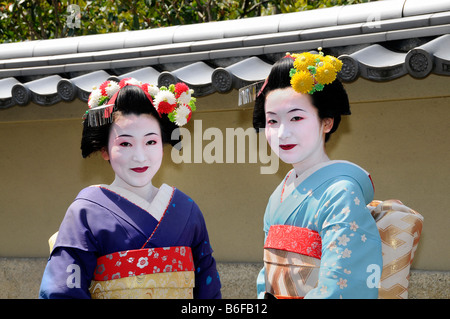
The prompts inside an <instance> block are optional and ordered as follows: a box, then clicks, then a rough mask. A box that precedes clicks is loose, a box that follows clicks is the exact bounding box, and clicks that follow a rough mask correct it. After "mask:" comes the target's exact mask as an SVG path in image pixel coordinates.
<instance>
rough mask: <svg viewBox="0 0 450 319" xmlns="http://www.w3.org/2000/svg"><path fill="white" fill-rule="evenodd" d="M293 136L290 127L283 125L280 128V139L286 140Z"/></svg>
mask: <svg viewBox="0 0 450 319" xmlns="http://www.w3.org/2000/svg"><path fill="white" fill-rule="evenodd" d="M290 135H291V131H290V130H289V127H288V126H287V125H285V124H283V123H281V124H280V127H279V128H278V138H279V139H280V140H281V139H284V138H287V137H289V136H290Z"/></svg>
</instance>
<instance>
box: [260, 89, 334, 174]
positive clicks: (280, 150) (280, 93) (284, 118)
mask: <svg viewBox="0 0 450 319" xmlns="http://www.w3.org/2000/svg"><path fill="white" fill-rule="evenodd" d="M265 112H266V128H265V133H266V138H267V141H268V142H269V145H270V146H271V148H272V149H273V151H274V152H275V153H276V154H277V155H278V156H279V157H280V159H281V160H282V161H283V162H285V163H288V164H293V166H294V168H295V167H296V166H302V167H304V168H308V167H311V166H313V165H314V164H316V163H319V162H320V161H322V160H323V159H324V157H326V154H325V150H324V144H325V133H327V132H329V131H330V130H331V128H332V126H333V120H332V119H331V118H326V119H323V120H321V119H320V118H319V116H318V111H317V108H316V107H315V106H314V105H313V104H312V100H311V96H309V95H308V94H300V93H297V92H295V91H294V90H293V89H292V88H290V87H289V88H285V89H277V90H274V91H272V92H270V93H269V95H268V96H267V97H266V103H265Z"/></svg>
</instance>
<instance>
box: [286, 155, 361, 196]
mask: <svg viewBox="0 0 450 319" xmlns="http://www.w3.org/2000/svg"><path fill="white" fill-rule="evenodd" d="M336 163H347V164H351V165H355V166H357V167H359V166H358V165H356V164H354V163H352V162H349V161H342V160H332V161H326V162H321V163H318V164H316V165H314V166H312V167H310V168H308V169H307V170H306V171H304V172H303V173H302V174H301V175H300V176H296V174H295V169H292V170H291V171H290V172H289V173H288V174H289V176H288V178H287V179H286V182H285V188H284V192H283V194H282V198H281V200H282V201H283V200H284V199H285V198H286V197H287V196H289V195H290V194H291V193H292V192H293V191H294V189H296V188H297V187H298V185H300V184H301V183H302V182H303V181H304V180H306V179H307V178H308V177H309V176H311V174H313V173H314V172H315V171H317V170H319V169H321V168H323V167H325V166H328V165H332V164H336ZM359 168H360V169H362V168H361V167H359ZM362 170H363V171H364V172H366V171H365V170H364V169H362ZM366 173H367V172H366ZM367 175H369V173H367Z"/></svg>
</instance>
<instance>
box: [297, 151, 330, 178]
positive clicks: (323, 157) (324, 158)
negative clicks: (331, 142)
mask: <svg viewBox="0 0 450 319" xmlns="http://www.w3.org/2000/svg"><path fill="white" fill-rule="evenodd" d="M329 161H330V159H329V157H328V155H327V154H326V153H325V151H324V152H321V153H319V154H317V156H315V157H314V158H313V159H309V160H306V161H302V162H299V163H295V164H292V166H293V167H294V170H295V173H296V176H297V177H298V176H301V175H302V174H303V173H304V172H305V171H306V170H308V169H310V168H311V167H313V166H315V165H317V164H320V163H325V162H329Z"/></svg>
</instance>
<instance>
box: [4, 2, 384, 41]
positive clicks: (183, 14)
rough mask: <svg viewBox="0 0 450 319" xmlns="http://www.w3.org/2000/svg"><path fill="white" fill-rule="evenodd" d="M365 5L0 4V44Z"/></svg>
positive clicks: (284, 3)
mask: <svg viewBox="0 0 450 319" xmlns="http://www.w3.org/2000/svg"><path fill="white" fill-rule="evenodd" d="M369 1H370V0H285V1H267V0H266V1H264V0H262V1H255V0H246V1H234V0H216V1H213V0H210V1H205V0H196V1H187V0H169V1H167V0H166V1H164V0H162V1H152V0H139V1H138V0H123V1H116V0H97V1H81V0H80V1H69V0H61V1H56V0H37V1H29V0H15V1H0V43H2V42H17V41H27V40H38V39H53V38H61V37H69V36H79V35H88V34H98V33H107V32H120V31H126V30H141V29H150V28H160V27H166V26H173V25H182V24H193V23H202V22H209V21H221V20H230V19H241V18H247V17H255V16H261V15H271V14H277V13H287V12H296V11H302V10H311V9H317V8H322V7H330V6H336V5H348V4H354V3H362V2H369ZM372 1H376V0H372ZM74 8H75V10H70V9H74ZM71 13H72V14H73V15H72V16H71ZM77 21H78V23H79V26H77V25H76V22H77ZM71 23H73V24H74V25H72V24H71Z"/></svg>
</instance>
